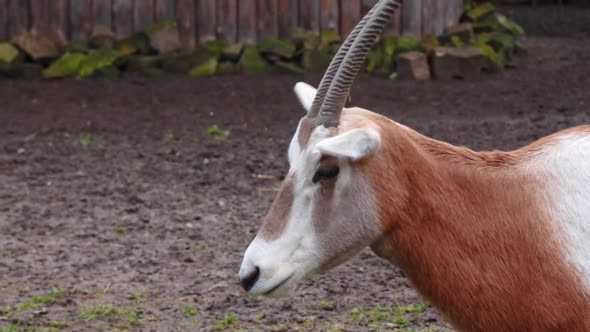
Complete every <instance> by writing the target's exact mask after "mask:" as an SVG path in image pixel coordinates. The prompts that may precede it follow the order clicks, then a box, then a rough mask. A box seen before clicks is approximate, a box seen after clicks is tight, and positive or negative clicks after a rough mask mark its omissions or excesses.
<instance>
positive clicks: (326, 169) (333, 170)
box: [312, 165, 340, 183]
mask: <svg viewBox="0 0 590 332" xmlns="http://www.w3.org/2000/svg"><path fill="white" fill-rule="evenodd" d="M339 172H340V168H339V167H338V166H334V165H330V166H320V168H318V170H317V171H316V172H315V174H314V175H313V179H312V181H313V183H318V181H321V180H328V179H333V178H335V177H336V176H338V173H339Z"/></svg>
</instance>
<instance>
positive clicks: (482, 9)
mask: <svg viewBox="0 0 590 332" xmlns="http://www.w3.org/2000/svg"><path fill="white" fill-rule="evenodd" d="M495 10H496V8H495V7H494V5H493V4H491V3H490V2H484V3H482V4H479V5H477V6H475V7H474V8H472V9H470V10H468V11H467V12H466V13H465V15H466V16H467V17H469V18H470V19H471V20H472V21H480V20H483V19H485V18H488V17H490V16H493V15H494V14H495Z"/></svg>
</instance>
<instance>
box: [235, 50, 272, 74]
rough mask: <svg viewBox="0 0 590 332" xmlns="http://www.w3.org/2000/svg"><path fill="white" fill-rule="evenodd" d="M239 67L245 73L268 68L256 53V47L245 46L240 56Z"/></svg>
mask: <svg viewBox="0 0 590 332" xmlns="http://www.w3.org/2000/svg"><path fill="white" fill-rule="evenodd" d="M240 67H241V68H242V70H243V71H244V72H246V73H252V72H263V71H267V70H268V69H269V64H268V63H267V62H266V61H265V60H264V58H262V56H261V55H260V54H259V53H258V49H257V48H256V47H254V46H246V47H244V52H243V53H242V56H241V57H240Z"/></svg>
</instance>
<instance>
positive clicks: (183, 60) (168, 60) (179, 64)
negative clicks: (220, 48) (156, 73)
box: [160, 48, 217, 73]
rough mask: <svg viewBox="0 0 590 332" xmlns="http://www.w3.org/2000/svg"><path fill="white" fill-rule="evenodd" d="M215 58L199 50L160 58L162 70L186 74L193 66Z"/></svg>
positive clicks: (165, 55)
mask: <svg viewBox="0 0 590 332" xmlns="http://www.w3.org/2000/svg"><path fill="white" fill-rule="evenodd" d="M212 58H215V59H216V58H217V57H216V56H213V55H211V54H210V53H209V52H208V51H207V50H205V49H202V48H199V49H196V50H193V51H187V52H182V53H176V54H164V55H161V56H160V63H161V67H162V69H164V70H165V71H167V72H171V73H186V72H188V71H189V70H191V69H192V68H194V67H195V66H197V65H199V64H201V63H204V62H206V61H208V60H209V59H212Z"/></svg>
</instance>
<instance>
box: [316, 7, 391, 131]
mask: <svg viewBox="0 0 590 332" xmlns="http://www.w3.org/2000/svg"><path fill="white" fill-rule="evenodd" d="M400 2H401V1H400V0H382V1H380V2H379V3H377V4H376V5H375V7H374V8H375V13H374V14H373V15H371V17H370V18H369V19H368V21H367V23H366V24H365V25H364V26H363V28H362V29H361V31H360V32H359V35H358V37H357V38H356V39H355V40H354V42H353V43H352V45H351V46H350V48H349V50H348V52H346V55H345V56H344V59H343V60H342V63H341V64H340V67H339V68H338V71H337V72H336V74H335V76H334V79H333V80H332V82H331V83H330V87H329V88H328V92H327V93H326V96H325V98H324V102H323V104H322V106H321V107H320V112H319V115H318V118H317V125H318V126H320V125H323V126H325V127H338V125H339V124H340V114H341V113H342V109H343V108H344V105H345V103H346V98H347V97H348V94H349V93H350V88H351V86H352V82H353V81H354V78H355V77H356V76H357V74H358V72H359V70H360V68H361V66H362V65H363V63H364V61H365V58H366V57H367V53H369V50H370V49H371V47H372V46H373V44H375V41H376V40H377V38H378V37H379V35H380V34H381V33H382V32H383V29H384V28H385V26H386V25H387V22H389V20H390V19H391V17H392V16H393V13H395V11H396V10H398V9H399V7H400V6H401V3H400Z"/></svg>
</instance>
